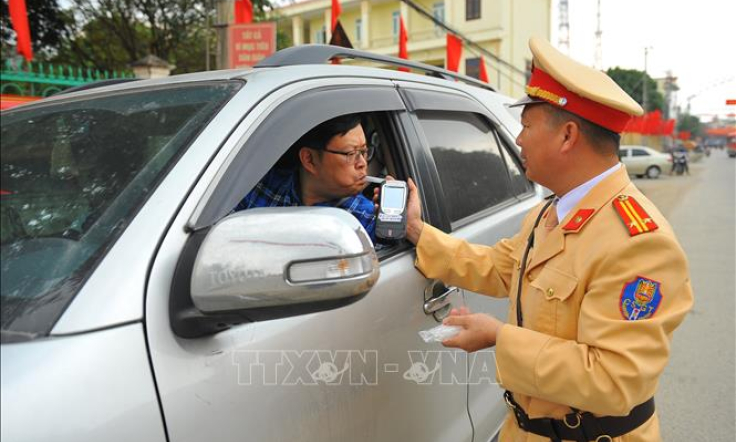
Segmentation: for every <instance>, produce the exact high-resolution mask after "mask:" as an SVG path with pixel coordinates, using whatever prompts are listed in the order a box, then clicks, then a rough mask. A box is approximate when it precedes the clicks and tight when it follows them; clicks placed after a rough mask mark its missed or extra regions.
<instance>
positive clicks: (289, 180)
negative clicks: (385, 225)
mask: <svg viewBox="0 0 736 442" xmlns="http://www.w3.org/2000/svg"><path fill="white" fill-rule="evenodd" d="M298 174H299V172H298V169H291V170H290V169H271V170H270V171H269V172H268V173H267V174H266V176H264V177H263V178H262V179H261V181H259V182H258V184H256V186H255V187H254V188H253V190H251V191H250V192H248V194H247V195H246V196H245V198H243V199H242V200H241V201H240V202H239V203H238V205H237V206H235V210H234V212H238V211H240V210H245V209H251V208H253V207H284V206H301V205H302V203H301V200H300V199H299V192H298V191H297V189H296V186H297V184H298V181H297V180H298V176H299V175H298ZM315 206H324V207H339V208H340V209H345V210H347V211H348V212H350V213H351V214H352V215H353V216H354V217H356V218H358V221H360V223H361V224H362V225H363V227H364V228H365V230H366V231H367V232H368V234H369V235H370V237H371V239H372V240H373V242H375V240H376V236H375V235H376V215H375V213H374V207H373V202H372V201H371V200H369V199H368V198H366V197H365V196H363V195H362V194H360V193H359V194H357V195H355V196H351V197H347V198H342V199H340V200H334V201H327V202H323V203H317V204H315Z"/></svg>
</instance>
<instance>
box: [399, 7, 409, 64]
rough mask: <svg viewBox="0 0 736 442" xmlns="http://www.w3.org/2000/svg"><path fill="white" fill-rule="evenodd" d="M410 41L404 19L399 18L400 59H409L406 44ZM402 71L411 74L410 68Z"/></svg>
mask: <svg viewBox="0 0 736 442" xmlns="http://www.w3.org/2000/svg"><path fill="white" fill-rule="evenodd" d="M408 40H409V37H408V35H407V34H406V26H404V17H402V16H399V58H403V59H404V60H408V59H409V51H408V50H407V49H406V42H407V41H408ZM399 70H400V71H404V72H409V68H399Z"/></svg>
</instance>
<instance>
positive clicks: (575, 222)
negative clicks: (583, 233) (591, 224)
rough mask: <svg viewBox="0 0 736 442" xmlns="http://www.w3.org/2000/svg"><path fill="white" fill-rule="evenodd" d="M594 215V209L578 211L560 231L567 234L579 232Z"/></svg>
mask: <svg viewBox="0 0 736 442" xmlns="http://www.w3.org/2000/svg"><path fill="white" fill-rule="evenodd" d="M594 213H595V210H594V209H580V210H578V211H577V212H575V215H573V217H572V219H570V221H569V222H568V223H567V224H565V225H564V226H563V227H562V230H566V231H568V232H576V231H578V230H580V229H581V228H582V227H583V226H584V225H585V223H586V222H588V220H589V219H590V217H591V216H592V215H593V214H594Z"/></svg>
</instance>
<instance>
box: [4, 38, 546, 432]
mask: <svg viewBox="0 0 736 442" xmlns="http://www.w3.org/2000/svg"><path fill="white" fill-rule="evenodd" d="M338 53H341V54H349V55H350V56H351V57H354V58H368V59H371V60H374V61H378V62H380V63H384V64H391V65H394V66H396V65H399V66H407V67H411V68H413V69H417V70H420V71H424V72H427V73H429V74H430V75H429V76H425V75H416V74H412V73H404V72H398V71H393V70H388V69H376V68H367V67H357V66H347V65H332V64H329V63H328V60H330V59H331V58H332V57H333V56H334V55H336V54H338ZM456 79H459V80H462V82H457V81H455V80H456ZM510 101H511V100H510V99H509V98H508V97H505V96H502V95H500V94H498V93H496V92H494V91H493V90H491V89H490V88H489V87H488V86H487V85H484V84H483V83H479V82H477V81H475V80H473V79H470V78H467V77H464V76H460V75H457V74H453V73H450V72H447V71H444V70H442V69H439V68H435V67H431V66H426V65H421V64H417V63H413V62H407V61H404V60H398V59H393V58H390V57H381V56H376V55H374V54H367V53H362V52H359V51H352V50H345V49H343V48H335V47H328V46H303V47H297V48H291V49H288V50H284V51H281V52H279V53H277V54H275V55H273V56H272V57H270V58H269V59H266V60H265V61H263V62H261V63H260V64H259V66H257V67H256V68H254V69H251V70H239V71H238V70H235V71H220V72H206V73H198V74H190V75H182V76H174V77H170V78H165V79H156V80H145V81H135V82H130V83H124V84H116V85H107V86H103V87H100V88H90V89H87V90H83V91H77V92H72V93H68V94H63V95H59V96H55V97H51V98H48V99H46V100H43V101H41V102H38V103H33V104H28V105H26V106H22V107H19V108H15V109H12V110H10V111H7V112H5V113H3V116H2V196H1V197H0V198H1V199H0V202H1V205H0V207H1V208H2V241H1V242H2V246H1V252H2V290H1V292H0V297H1V299H2V318H1V319H2V324H1V325H2V333H1V337H2V345H0V353H1V356H2V357H1V358H0V361H1V364H2V370H1V371H0V373H1V383H2V404H1V405H2V406H1V413H2V419H1V421H2V440H7V441H16V440H23V441H35V440H54V441H57V442H61V441H75V442H79V441H92V440H95V441H96V440H106V441H131V440H146V441H166V440H171V441H202V440H208V441H241V440H244V439H247V440H259V441H267V440H320V441H327V440H336V441H337V440H352V441H366V442H367V441H371V442H372V441H387V440H396V441H399V440H400V441H419V440H421V441H446V440H453V441H468V442H470V441H473V440H475V441H487V440H490V439H491V438H493V437H494V435H495V434H496V433H497V431H498V429H499V428H500V426H501V423H502V421H503V419H504V417H505V415H506V413H507V408H506V406H505V403H504V400H503V397H502V391H501V390H500V389H499V387H498V386H497V385H495V384H494V382H495V370H494V368H493V367H494V361H493V360H492V359H491V355H492V353H485V354H484V353H483V352H481V353H479V354H477V355H471V356H469V355H467V354H466V353H464V352H457V353H454V352H443V353H441V352H440V350H443V348H442V347H441V346H439V344H436V343H435V344H426V343H424V342H422V341H421V340H420V338H419V336H418V332H419V331H420V330H425V329H429V328H431V327H433V326H436V325H437V324H438V323H439V322H440V321H441V320H442V318H444V317H445V316H446V315H447V314H448V312H449V309H450V308H452V307H458V306H461V305H466V306H467V307H468V308H470V309H471V310H472V311H484V312H488V313H491V314H494V315H496V316H499V317H504V316H505V315H506V312H507V308H508V305H507V304H506V303H505V302H502V301H498V300H493V299H490V298H488V297H485V296H477V295H475V294H471V293H468V292H467V291H464V290H460V289H457V288H454V287H445V286H444V285H443V284H442V283H441V282H439V281H435V280H428V279H426V278H425V277H424V276H423V275H422V274H421V273H420V272H418V271H417V270H416V269H415V268H414V265H413V264H414V249H413V246H412V245H411V244H409V243H407V242H400V243H397V244H395V245H393V246H390V247H384V248H381V249H380V250H379V251H378V252H376V250H375V249H374V247H373V246H372V244H371V241H370V238H369V237H368V236H367V234H366V232H365V230H364V229H363V228H362V226H361V225H360V224H359V223H358V221H357V220H356V219H354V218H353V217H352V216H350V215H348V214H347V213H346V212H343V211H341V210H339V209H334V208H324V207H318V208H314V207H302V208H299V207H298V208H263V209H253V210H247V211H242V212H237V213H232V214H231V211H232V209H233V207H235V205H236V204H237V202H238V201H239V200H240V199H241V198H242V197H243V195H245V194H246V193H247V192H248V191H249V190H251V188H253V186H254V185H255V184H256V183H257V181H258V180H259V179H260V178H261V177H262V176H263V175H264V174H265V173H266V172H267V171H268V170H269V169H270V168H271V167H273V166H274V165H275V164H276V162H277V161H278V160H279V159H280V157H281V156H282V155H283V154H284V153H285V152H286V150H287V148H288V147H289V146H291V145H292V144H293V143H294V142H295V141H296V140H297V139H299V138H300V137H301V136H302V135H303V134H305V133H306V132H307V131H308V130H309V129H310V128H312V127H314V126H316V125H317V124H319V123H321V122H322V121H326V120H328V119H331V118H333V117H335V116H338V115H342V114H347V113H356V112H360V113H363V115H364V117H365V121H366V123H365V125H364V126H365V128H366V131H367V133H368V134H367V135H368V136H367V138H368V139H369V140H371V142H373V143H375V145H376V147H377V149H378V154H377V155H375V156H374V158H373V160H372V161H371V163H370V165H369V167H370V170H371V173H372V174H375V175H386V174H391V175H393V176H396V177H398V178H400V179H406V178H407V177H412V178H414V180H415V181H416V183H417V185H418V186H419V188H420V191H421V196H422V199H423V210H424V213H423V216H424V218H425V219H426V220H427V221H428V222H430V223H432V224H433V225H435V226H437V227H438V228H440V229H442V230H444V231H446V232H449V233H451V234H452V235H455V236H458V237H461V238H466V239H468V240H470V241H472V242H474V243H486V244H492V243H494V242H496V241H497V240H499V239H501V238H503V237H507V236H510V235H512V234H514V233H515V231H516V230H517V228H518V226H519V224H520V222H521V219H522V217H523V216H524V215H525V213H526V212H527V211H528V210H529V209H530V208H532V207H533V206H534V205H536V204H538V203H539V201H541V199H542V189H541V188H539V187H538V186H534V185H533V184H532V183H531V182H530V181H528V180H527V179H526V177H525V175H524V171H523V169H522V164H521V162H520V159H519V152H518V150H517V148H516V146H515V143H514V139H515V137H516V135H517V134H518V132H519V130H520V125H519V123H518V121H517V120H516V119H515V118H514V117H513V116H512V115H511V114H510V113H509V112H508V111H507V109H506V108H505V106H504V104H505V103H508V102H510ZM448 355H449V358H448ZM474 356H477V357H478V358H479V359H477V360H475V359H472V358H473V357H474ZM438 358H442V359H441V360H442V364H440V363H439V362H440V360H439V359H438ZM440 368H441V371H438V370H439V369H440ZM453 369H454V371H452V370H453ZM346 370H347V371H346ZM450 371H452V372H450ZM463 376H468V377H472V380H476V381H477V382H463V381H462V379H463ZM458 379H459V381H458ZM466 381H467V379H466Z"/></svg>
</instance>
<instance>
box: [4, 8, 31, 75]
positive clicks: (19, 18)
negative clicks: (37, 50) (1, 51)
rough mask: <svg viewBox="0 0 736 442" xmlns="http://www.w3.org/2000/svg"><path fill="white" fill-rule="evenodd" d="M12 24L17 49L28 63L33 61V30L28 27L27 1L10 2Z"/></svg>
mask: <svg viewBox="0 0 736 442" xmlns="http://www.w3.org/2000/svg"><path fill="white" fill-rule="evenodd" d="M8 8H9V9H10V22H11V23H12V24H13V29H14V30H15V40H16V49H17V50H18V53H19V54H20V55H22V56H23V57H24V58H25V59H26V61H31V60H32V59H33V48H32V47H31V28H30V26H28V11H27V10H26V0H9V1H8Z"/></svg>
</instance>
